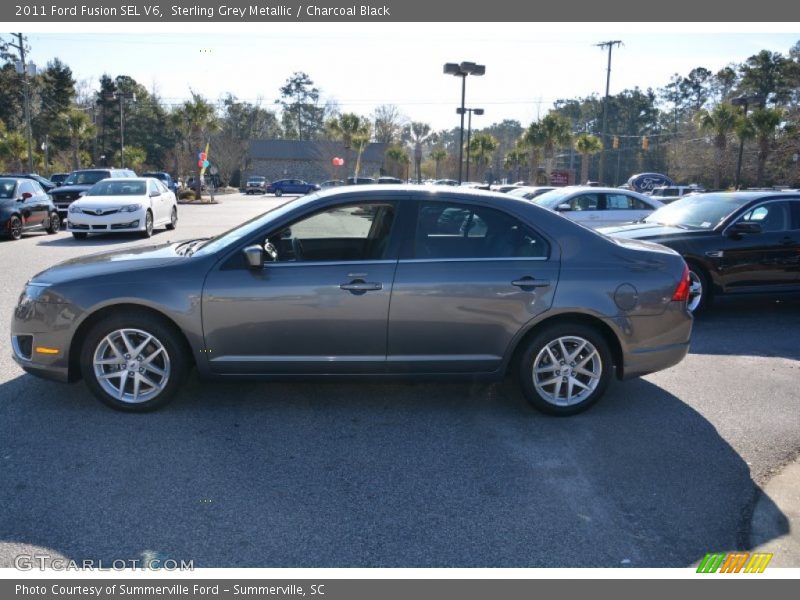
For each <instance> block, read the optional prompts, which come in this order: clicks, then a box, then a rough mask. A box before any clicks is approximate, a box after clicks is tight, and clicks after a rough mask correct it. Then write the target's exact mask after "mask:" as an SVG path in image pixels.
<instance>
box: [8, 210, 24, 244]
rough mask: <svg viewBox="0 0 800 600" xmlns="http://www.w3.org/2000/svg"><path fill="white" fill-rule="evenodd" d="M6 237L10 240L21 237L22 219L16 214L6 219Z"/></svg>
mask: <svg viewBox="0 0 800 600" xmlns="http://www.w3.org/2000/svg"><path fill="white" fill-rule="evenodd" d="M8 237H10V238H11V239H12V240H18V239H20V238H21V237H22V221H21V220H20V218H19V217H17V216H16V215H15V216H13V217H11V218H10V219H9V220H8Z"/></svg>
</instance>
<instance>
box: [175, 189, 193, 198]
mask: <svg viewBox="0 0 800 600" xmlns="http://www.w3.org/2000/svg"><path fill="white" fill-rule="evenodd" d="M195 199H196V197H195V195H194V190H183V191H182V192H181V193H180V194H179V195H178V200H195Z"/></svg>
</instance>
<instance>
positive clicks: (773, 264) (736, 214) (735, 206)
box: [599, 192, 800, 311]
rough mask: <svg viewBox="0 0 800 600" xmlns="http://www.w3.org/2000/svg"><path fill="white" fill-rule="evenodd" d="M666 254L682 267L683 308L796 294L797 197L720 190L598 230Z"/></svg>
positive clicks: (799, 249) (799, 259) (799, 261)
mask: <svg viewBox="0 0 800 600" xmlns="http://www.w3.org/2000/svg"><path fill="white" fill-rule="evenodd" d="M599 231H600V232H601V233H604V234H606V235H610V236H611V237H613V238H616V239H623V240H645V241H648V242H655V243H657V244H662V245H664V246H667V247H669V248H672V249H673V250H675V251H676V252H679V253H680V254H681V255H682V256H683V258H684V259H685V260H686V264H687V265H689V278H690V280H691V288H690V291H689V309H690V310H692V311H699V310H702V309H704V308H707V307H708V306H710V305H711V302H712V300H713V298H714V297H715V296H721V295H725V294H742V293H768V294H770V293H778V292H800V276H799V275H798V274H800V270H798V266H800V194H797V193H782V192H721V193H708V194H698V195H692V196H686V197H684V198H682V199H680V200H676V201H675V202H672V203H671V204H668V205H666V206H664V207H663V208H661V209H660V210H657V211H655V212H654V213H652V214H651V215H650V216H648V217H647V218H645V219H644V220H643V221H642V222H641V223H635V224H633V225H626V226H620V227H610V228H605V229H600V230H599Z"/></svg>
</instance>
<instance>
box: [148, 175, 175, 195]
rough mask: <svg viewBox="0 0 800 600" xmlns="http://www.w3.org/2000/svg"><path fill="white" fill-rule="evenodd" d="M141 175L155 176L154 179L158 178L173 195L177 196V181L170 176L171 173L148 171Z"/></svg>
mask: <svg viewBox="0 0 800 600" xmlns="http://www.w3.org/2000/svg"><path fill="white" fill-rule="evenodd" d="M141 176H142V177H155V178H156V179H158V180H160V181H161V183H163V184H164V185H165V186H166V187H167V189H168V190H169V191H170V192H172V193H173V194H175V197H177V196H178V182H177V181H175V180H174V179H173V178H172V175H170V174H169V173H167V172H166V171H149V172H147V173H142V175H141Z"/></svg>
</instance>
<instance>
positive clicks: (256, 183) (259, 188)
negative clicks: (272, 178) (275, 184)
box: [244, 175, 267, 194]
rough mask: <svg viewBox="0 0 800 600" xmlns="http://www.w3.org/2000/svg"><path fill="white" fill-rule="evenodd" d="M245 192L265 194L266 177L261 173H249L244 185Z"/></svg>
mask: <svg viewBox="0 0 800 600" xmlns="http://www.w3.org/2000/svg"><path fill="white" fill-rule="evenodd" d="M244 193H245V194H266V193H267V178H266V177H263V176H261V175H251V176H250V177H248V178H247V183H245V186H244Z"/></svg>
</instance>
